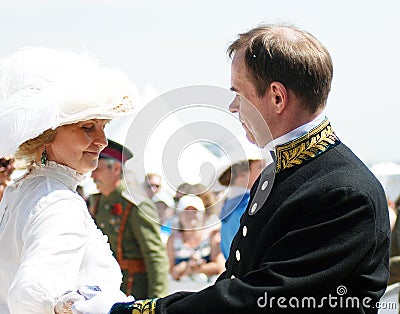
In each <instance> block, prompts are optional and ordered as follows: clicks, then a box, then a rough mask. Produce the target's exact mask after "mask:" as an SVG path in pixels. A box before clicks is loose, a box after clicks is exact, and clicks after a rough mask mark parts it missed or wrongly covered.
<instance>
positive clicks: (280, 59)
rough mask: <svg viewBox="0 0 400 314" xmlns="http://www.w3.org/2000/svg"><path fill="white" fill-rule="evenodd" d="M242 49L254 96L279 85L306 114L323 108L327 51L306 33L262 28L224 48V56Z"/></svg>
mask: <svg viewBox="0 0 400 314" xmlns="http://www.w3.org/2000/svg"><path fill="white" fill-rule="evenodd" d="M242 48H244V49H245V64H246V67H247V70H248V71H249V74H250V78H251V79H252V81H253V84H254V86H255V88H256V90H257V93H258V96H260V97H261V96H263V95H264V94H265V91H266V90H267V88H268V86H269V85H270V84H271V83H272V82H280V83H282V84H283V85H285V86H286V88H288V89H290V90H292V91H293V93H294V94H295V95H296V96H297V97H299V98H300V100H301V105H303V106H304V107H305V108H306V109H307V110H308V111H309V112H310V113H315V112H316V111H317V109H319V108H323V107H325V105H326V101H327V98H328V94H329V91H330V88H331V82H332V76H333V65H332V59H331V57H330V55H329V52H328V50H327V49H326V48H325V47H324V46H323V45H322V44H321V43H320V42H319V41H318V40H317V39H316V38H315V37H314V36H313V35H311V34H310V33H308V32H305V31H302V30H299V29H297V28H295V27H293V26H288V25H268V24H267V25H262V26H259V27H256V28H254V29H252V30H250V31H248V32H247V33H243V34H239V38H238V39H237V40H236V41H234V42H233V43H232V44H231V45H230V46H229V47H228V55H229V56H230V57H232V56H233V54H234V53H235V52H237V51H238V50H240V49H242Z"/></svg>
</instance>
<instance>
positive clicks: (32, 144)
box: [15, 129, 57, 165]
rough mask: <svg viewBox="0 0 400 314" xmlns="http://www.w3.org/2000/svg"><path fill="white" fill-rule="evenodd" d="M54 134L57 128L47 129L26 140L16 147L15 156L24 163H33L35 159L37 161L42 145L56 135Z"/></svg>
mask: <svg viewBox="0 0 400 314" xmlns="http://www.w3.org/2000/svg"><path fill="white" fill-rule="evenodd" d="M56 134H57V129H55V130H53V129H48V130H46V131H44V132H43V133H42V134H40V135H39V136H37V137H35V138H33V139H30V140H27V141H26V142H24V143H22V144H21V145H20V146H19V147H18V150H17V152H16V153H15V158H16V159H21V160H24V161H25V163H26V165H31V164H33V163H34V162H35V161H37V158H38V155H39V153H40V152H39V150H40V149H41V148H43V146H44V145H46V144H48V143H50V142H52V141H53V140H54V138H55V137H56Z"/></svg>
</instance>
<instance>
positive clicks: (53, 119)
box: [0, 47, 136, 156]
mask: <svg viewBox="0 0 400 314" xmlns="http://www.w3.org/2000/svg"><path fill="white" fill-rule="evenodd" d="M135 91H136V90H135V86H134V85H133V84H132V83H131V82H130V81H129V79H128V78H127V77H126V75H125V74H124V73H123V72H121V71H120V70H117V69H110V68H104V67H100V66H98V64H97V62H96V60H95V59H94V58H91V57H89V56H87V55H78V54H75V53H73V52H71V51H68V50H57V49H49V48H44V47H28V48H21V49H19V50H17V51H16V52H15V53H14V54H12V55H10V56H8V57H5V58H3V59H0V134H1V136H0V156H12V155H13V154H14V153H15V152H16V150H17V149H18V147H19V146H20V145H21V144H22V143H24V142H25V141H27V140H29V139H33V138H35V137H37V136H39V135H40V134H42V133H43V132H44V131H46V130H48V129H55V128H57V127H59V126H61V125H66V124H71V123H76V122H79V121H85V120H90V119H112V118H115V117H118V116H121V115H125V114H128V113H133V109H134V108H133V98H134V97H135Z"/></svg>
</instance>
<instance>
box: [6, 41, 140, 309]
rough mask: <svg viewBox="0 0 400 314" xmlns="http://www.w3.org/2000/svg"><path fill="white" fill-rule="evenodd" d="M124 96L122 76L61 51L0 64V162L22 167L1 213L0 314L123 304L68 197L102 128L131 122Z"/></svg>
mask: <svg viewBox="0 0 400 314" xmlns="http://www.w3.org/2000/svg"><path fill="white" fill-rule="evenodd" d="M133 92H134V87H133V84H132V83H131V82H130V81H129V80H128V78H127V77H126V76H125V75H124V74H123V73H122V72H121V71H119V70H116V69H109V68H104V67H100V66H99V65H98V64H97V62H96V60H94V59H93V58H91V57H89V56H85V55H77V54H74V53H72V52H70V51H66V50H56V49H49V48H44V47H28V48H22V49H19V50H17V51H16V52H15V53H13V54H12V55H10V56H8V57H5V58H3V59H1V60H0V121H1V123H0V134H2V136H1V138H0V157H1V156H15V157H16V158H17V159H22V160H24V161H25V162H26V166H27V172H26V174H25V175H24V176H23V177H22V178H19V179H17V180H15V182H14V183H13V184H12V185H10V186H8V187H7V188H6V189H5V191H4V196H3V199H2V201H1V204H0V247H1V254H0V278H1V281H0V313H2V314H7V313H13V314H19V313H21V314H22V313H38V314H39V313H40V314H43V313H71V310H70V307H71V304H72V303H73V302H74V301H75V300H82V299H83V298H84V297H83V296H82V295H81V294H80V293H81V292H80V291H86V292H87V291H92V290H100V289H101V290H102V291H103V292H105V293H107V294H108V295H110V296H112V299H113V300H114V299H120V300H127V297H126V296H125V295H124V294H123V293H122V292H121V291H120V290H119V287H120V284H121V278H122V275H121V271H120V268H119V266H118V263H117V261H116V260H115V258H114V257H113V256H112V253H111V251H110V248H109V245H108V244H107V240H106V238H105V237H104V236H103V234H102V233H101V232H100V231H99V230H98V229H97V227H96V225H95V223H94V221H93V219H92V218H91V216H90V214H89V212H88V210H87V207H86V204H85V202H84V201H83V199H82V198H81V197H80V196H79V195H78V193H77V192H76V191H75V190H76V187H77V185H78V184H79V183H80V181H81V180H82V179H83V177H84V176H83V175H84V174H85V173H87V172H89V171H91V170H93V169H95V168H96V167H97V163H98V157H99V154H100V152H101V151H102V149H103V148H104V147H106V146H107V139H106V136H105V133H104V127H105V125H106V124H107V122H108V121H109V120H110V119H112V118H114V117H119V116H123V115H126V114H129V113H133V109H134V108H133V96H134V93H133ZM89 285H90V286H89ZM71 291H73V292H71ZM114 301H115V300H114Z"/></svg>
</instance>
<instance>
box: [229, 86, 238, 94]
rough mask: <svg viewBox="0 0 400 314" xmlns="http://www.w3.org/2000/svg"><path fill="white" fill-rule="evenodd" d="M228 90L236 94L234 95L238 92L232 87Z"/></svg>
mask: <svg viewBox="0 0 400 314" xmlns="http://www.w3.org/2000/svg"><path fill="white" fill-rule="evenodd" d="M230 90H231V91H232V92H236V93H237V92H238V90H237V89H236V88H235V87H233V86H232V87H231V88H230Z"/></svg>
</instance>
